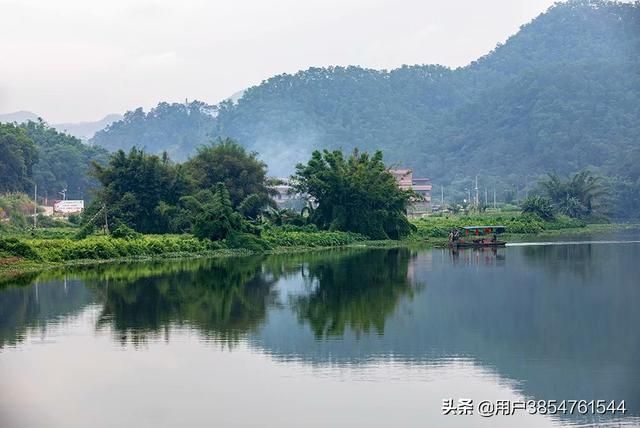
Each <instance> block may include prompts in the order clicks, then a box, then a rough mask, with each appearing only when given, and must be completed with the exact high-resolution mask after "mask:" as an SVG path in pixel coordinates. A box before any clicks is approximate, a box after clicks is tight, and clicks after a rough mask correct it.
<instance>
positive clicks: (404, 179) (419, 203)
mask: <svg viewBox="0 0 640 428" xmlns="http://www.w3.org/2000/svg"><path fill="white" fill-rule="evenodd" d="M389 172H390V173H391V175H393V177H394V178H395V179H396V183H398V187H400V188H401V189H403V190H413V191H414V192H415V193H416V194H417V195H418V196H417V197H416V198H415V200H413V201H411V205H409V208H408V209H407V215H408V216H409V217H423V216H425V215H428V214H430V213H431V188H432V186H431V179H429V178H414V177H413V170H411V169H390V170H389Z"/></svg>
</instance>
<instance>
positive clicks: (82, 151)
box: [0, 121, 107, 199]
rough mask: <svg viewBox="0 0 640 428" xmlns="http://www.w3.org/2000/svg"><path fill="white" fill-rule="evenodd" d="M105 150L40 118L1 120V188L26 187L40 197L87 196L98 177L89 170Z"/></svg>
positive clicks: (19, 189)
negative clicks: (3, 122)
mask: <svg viewBox="0 0 640 428" xmlns="http://www.w3.org/2000/svg"><path fill="white" fill-rule="evenodd" d="M106 158H107V151H106V150H104V149H103V148H101V147H96V146H90V145H87V144H84V143H83V142H82V141H80V140H79V139H77V138H75V137H72V136H70V135H68V134H64V133H61V132H58V131H56V130H55V129H54V128H51V127H49V126H48V125H47V124H46V123H44V122H42V121H38V122H31V121H29V122H26V123H23V124H21V125H15V124H0V177H1V178H0V192H6V191H26V192H28V193H29V194H32V193H33V190H34V184H37V185H38V195H40V197H42V198H43V199H62V196H61V194H60V193H59V192H62V191H65V192H66V196H67V199H90V198H91V195H92V194H91V192H92V190H93V189H94V188H95V187H96V186H97V181H96V180H95V179H94V178H92V177H91V176H90V175H89V174H88V172H89V169H90V166H91V164H92V162H98V163H102V162H104V161H105V160H106Z"/></svg>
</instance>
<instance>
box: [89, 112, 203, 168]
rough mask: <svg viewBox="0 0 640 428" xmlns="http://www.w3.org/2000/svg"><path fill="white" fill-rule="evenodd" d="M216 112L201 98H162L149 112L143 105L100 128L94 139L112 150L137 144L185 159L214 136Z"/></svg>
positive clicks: (95, 142)
mask: <svg viewBox="0 0 640 428" xmlns="http://www.w3.org/2000/svg"><path fill="white" fill-rule="evenodd" d="M214 112H215V108H214V107H212V106H209V105H207V104H205V103H203V102H200V101H192V102H191V103H186V102H185V103H184V104H180V103H173V104H169V103H164V102H163V103H160V104H158V105H157V106H156V107H155V108H153V109H151V110H150V111H149V112H148V113H145V112H144V111H143V110H142V108H138V109H136V110H135V111H129V112H127V113H126V114H125V115H124V118H123V119H122V120H119V121H116V122H113V123H112V124H110V125H109V126H107V127H106V128H105V129H103V130H102V131H98V132H97V133H96V134H95V135H94V136H93V138H92V139H91V141H92V142H93V143H94V144H98V145H101V146H103V147H105V148H107V149H108V150H110V151H117V150H124V151H128V150H129V149H131V148H132V147H134V146H136V147H139V148H141V149H144V150H145V151H147V152H149V153H155V154H160V153H162V152H167V153H168V154H169V156H171V158H173V159H176V160H185V159H187V157H189V156H191V155H192V154H193V153H194V152H195V151H196V149H197V147H199V146H200V145H203V144H205V143H207V142H208V141H209V140H210V139H211V137H212V131H213V126H214V125H213V116H212V114H213V113H214Z"/></svg>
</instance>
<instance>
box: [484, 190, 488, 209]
mask: <svg viewBox="0 0 640 428" xmlns="http://www.w3.org/2000/svg"><path fill="white" fill-rule="evenodd" d="M487 205H489V201H488V197H487V188H486V187H485V188H484V206H485V207H486V206H487Z"/></svg>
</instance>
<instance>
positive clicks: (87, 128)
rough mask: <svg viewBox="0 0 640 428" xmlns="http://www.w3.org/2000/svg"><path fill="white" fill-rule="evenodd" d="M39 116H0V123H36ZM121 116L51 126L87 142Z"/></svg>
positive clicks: (23, 112) (25, 113)
mask: <svg viewBox="0 0 640 428" xmlns="http://www.w3.org/2000/svg"><path fill="white" fill-rule="evenodd" d="M40 117H41V116H39V115H37V114H35V113H33V112H30V111H17V112H15V113H6V114H0V123H7V122H9V123H11V122H16V123H26V122H28V121H32V122H37V121H38V118H40ZM122 118H123V116H122V115H121V114H109V115H107V116H105V117H104V118H103V119H100V120H97V121H95V122H77V123H57V124H53V125H51V126H52V127H53V128H55V129H57V130H58V131H60V132H65V133H67V134H69V135H71V136H74V137H76V138H79V139H81V140H88V139H90V138H91V137H93V135H94V134H95V133H96V132H97V131H99V130H101V129H103V128H105V127H107V126H108V125H110V124H111V123H113V122H115V121H118V120H120V119H122Z"/></svg>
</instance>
